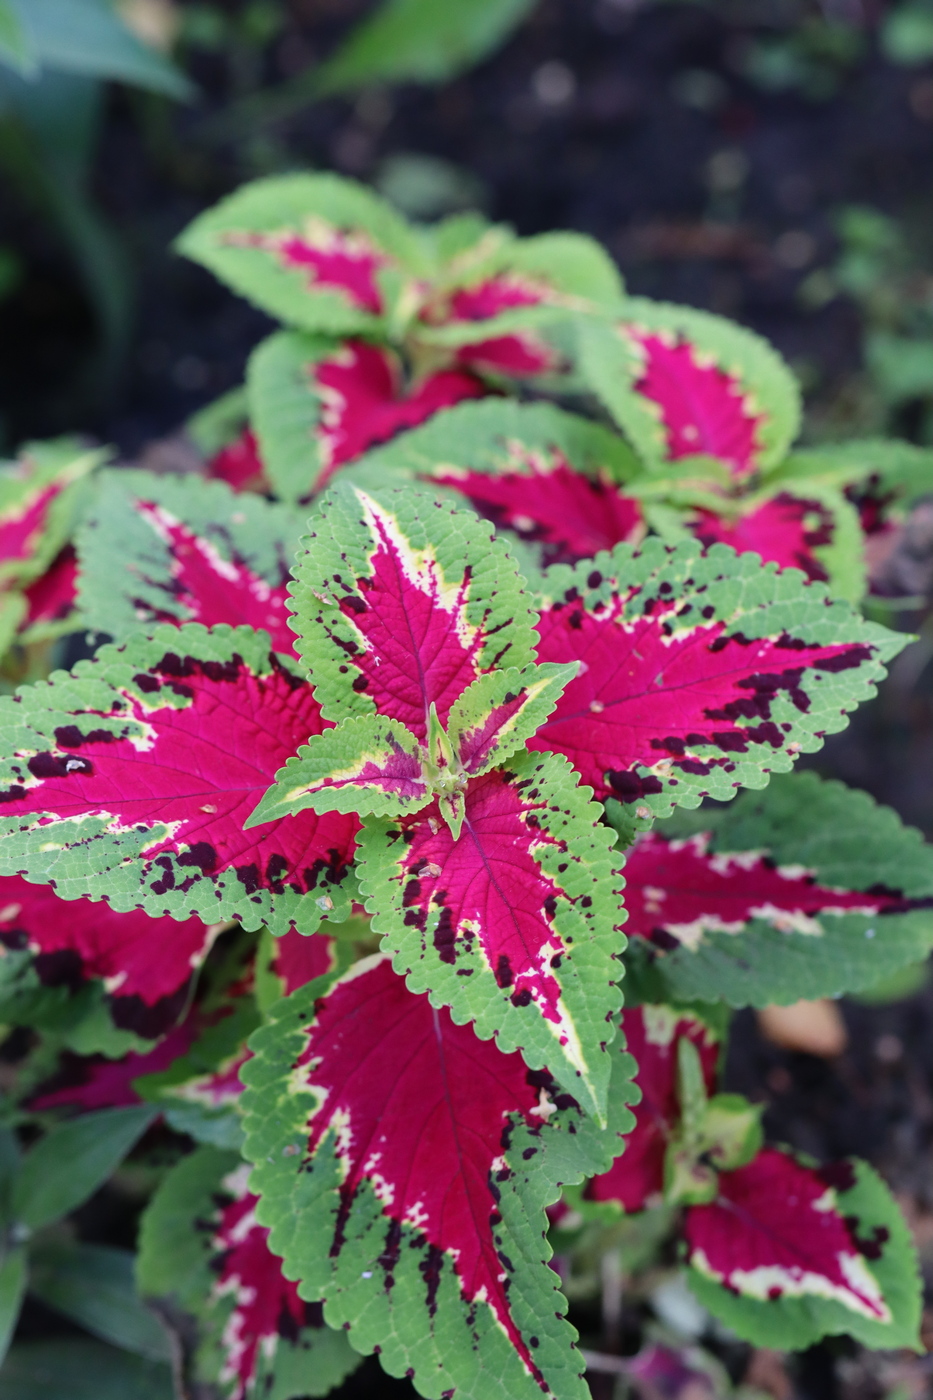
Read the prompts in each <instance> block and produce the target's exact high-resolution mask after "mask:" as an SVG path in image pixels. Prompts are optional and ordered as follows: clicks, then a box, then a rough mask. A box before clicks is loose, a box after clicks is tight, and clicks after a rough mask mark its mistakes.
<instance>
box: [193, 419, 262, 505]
mask: <svg viewBox="0 0 933 1400" xmlns="http://www.w3.org/2000/svg"><path fill="white" fill-rule="evenodd" d="M205 476H206V477H207V478H208V479H209V480H211V481H223V482H226V484H227V485H228V486H229V487H230V488H231V490H233V491H265V490H267V489H268V488H269V485H270V483H269V482H268V480H267V477H266V466H265V463H264V462H263V460H262V458H261V457H260V455H259V443H258V441H257V439H256V434H255V433H254V432H253V430H252V428H243V429H242V430H241V431H240V432H239V433H238V434H237V436H236V437H234V438H233V439H232V440H231V441H230V442H228V443H225V444H224V445H223V447H220V448H218V450H217V451H216V452H214V453H212V454H211V457H210V459H209V460H208V462H207V465H206V467H205Z"/></svg>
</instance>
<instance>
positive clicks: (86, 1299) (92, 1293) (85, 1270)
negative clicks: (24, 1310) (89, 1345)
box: [29, 1243, 171, 1362]
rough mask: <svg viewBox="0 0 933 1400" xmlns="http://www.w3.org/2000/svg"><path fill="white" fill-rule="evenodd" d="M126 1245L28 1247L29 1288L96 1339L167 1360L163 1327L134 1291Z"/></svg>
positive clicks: (167, 1347)
mask: <svg viewBox="0 0 933 1400" xmlns="http://www.w3.org/2000/svg"><path fill="white" fill-rule="evenodd" d="M134 1259H135V1256H134V1255H133V1253H132V1251H131V1250H128V1249H114V1248H111V1247H110V1246H109V1245H99V1244H77V1245H72V1244H67V1245H62V1244H58V1243H56V1244H50V1245H47V1246H46V1247H44V1248H42V1247H38V1248H36V1249H35V1250H34V1251H33V1252H32V1256H31V1259H30V1264H31V1269H30V1278H29V1291H30V1293H33V1294H35V1296H36V1297H37V1298H40V1299H41V1300H42V1302H43V1303H46V1304H47V1305H48V1306H49V1307H50V1308H55V1310H56V1311H57V1312H60V1313H63V1314H64V1315H65V1317H68V1318H70V1319H71V1321H72V1322H76V1323H78V1325H79V1326H80V1327H84V1328H86V1329H87V1331H88V1332H93V1333H94V1335H95V1336H96V1337H99V1338H100V1339H101V1341H104V1342H110V1343H111V1344H112V1345H113V1346H118V1347H122V1348H123V1349H124V1350H125V1351H133V1352H136V1353H137V1354H138V1355H139V1356H145V1357H147V1358H148V1359H149V1360H150V1361H166V1362H167V1361H170V1360H171V1350H170V1347H169V1341H168V1337H167V1336H166V1334H165V1329H164V1328H163V1327H162V1324H161V1323H160V1322H159V1321H158V1319H157V1318H156V1316H155V1314H154V1313H152V1312H150V1310H149V1309H148V1308H147V1307H144V1305H143V1303H142V1302H141V1301H140V1299H139V1297H138V1296H137V1293H136V1285H135V1283H134V1279H133V1267H134Z"/></svg>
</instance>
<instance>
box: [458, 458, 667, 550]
mask: <svg viewBox="0 0 933 1400" xmlns="http://www.w3.org/2000/svg"><path fill="white" fill-rule="evenodd" d="M530 465H531V470H530V471H521V472H519V471H515V472H505V473H503V475H502V476H487V475H485V474H484V473H482V472H467V471H463V472H458V471H453V470H449V471H447V472H443V473H441V474H438V475H436V476H434V477H433V478H432V480H434V481H436V482H437V483H438V485H441V486H448V487H451V488H452V489H453V490H455V491H459V492H461V494H462V495H464V496H466V498H467V500H468V501H469V502H470V505H471V506H472V507H473V509H474V510H475V511H476V512H477V513H478V514H479V515H482V516H485V518H486V519H487V520H490V521H492V523H493V524H494V525H495V526H496V528H497V529H500V530H501V529H506V530H514V531H515V533H516V534H517V535H519V536H521V538H522V539H523V540H528V541H529V542H530V543H533V544H538V545H540V546H541V551H542V557H543V562H544V563H545V564H546V565H550V564H557V563H563V564H574V563H576V562H577V560H578V559H589V558H592V556H593V555H594V554H597V553H598V552H599V551H600V550H601V549H612V548H613V546H614V545H617V544H620V543H622V542H623V541H624V542H626V543H637V541H638V540H640V539H641V537H642V535H643V534H644V532H645V524H644V519H643V516H642V513H641V507H640V506H639V503H638V502H637V501H636V500H635V499H634V498H633V497H631V496H624V495H623V494H622V492H621V491H620V490H619V489H618V487H617V486H615V485H613V484H612V482H610V481H605V480H601V479H599V478H594V477H588V476H584V475H583V473H582V472H575V471H573V470H572V469H571V468H570V467H569V466H568V464H567V462H566V461H565V459H564V458H563V457H561V456H560V455H559V454H558V455H557V456H556V458H555V461H554V463H553V464H552V465H550V466H541V465H538V464H535V463H531V464H530Z"/></svg>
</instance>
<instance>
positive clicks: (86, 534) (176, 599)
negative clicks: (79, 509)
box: [78, 471, 300, 654]
mask: <svg viewBox="0 0 933 1400" xmlns="http://www.w3.org/2000/svg"><path fill="white" fill-rule="evenodd" d="M299 529H300V525H299V521H298V520H297V519H296V518H295V516H294V515H293V514H292V512H291V511H289V510H288V509H287V508H286V507H284V506H281V505H273V504H271V503H270V502H268V501H265V500H262V499H261V498H260V497H258V496H253V495H236V494H235V493H234V492H233V491H232V490H231V489H230V488H229V487H227V486H226V485H225V484H223V483H222V482H219V481H216V482H206V481H201V480H199V479H198V478H197V477H193V476H190V477H187V478H178V477H168V476H156V475H154V474H153V473H150V472H127V471H121V472H113V473H108V474H106V475H105V476H104V477H103V478H102V480H101V484H100V491H99V495H98V497H97V500H96V502H95V505H94V507H93V508H92V510H91V511H90V512H89V514H88V516H87V518H86V519H85V521H84V523H83V525H82V527H81V530H80V532H79V535H78V551H79V557H80V581H79V600H80V607H81V612H82V616H83V618H84V619H85V621H86V622H87V624H88V625H89V626H90V627H92V628H94V629H96V630H97V631H100V632H106V633H109V634H110V635H111V636H112V637H115V638H116V639H117V640H118V641H122V640H123V639H124V638H125V637H127V636H130V635H131V634H132V633H133V632H138V631H140V629H143V628H145V629H151V627H152V626H153V624H155V623H157V622H178V623H182V622H202V623H204V624H205V626H207V627H212V626H214V625H215V624H217V623H222V622H225V623H229V624H230V625H231V626H233V627H236V626H239V625H241V624H245V625H246V626H249V627H263V628H265V629H266V630H267V631H268V632H269V635H270V637H271V638H272V646H273V650H275V651H281V652H284V653H286V654H288V653H291V652H292V647H293V642H294V638H293V636H292V633H291V631H290V630H289V628H288V613H287V611H286V607H285V603H286V596H287V595H286V584H287V581H288V571H289V566H290V563H291V559H292V557H293V555H294V552H295V549H296V548H297V543H298V536H299ZM112 540H119V541H120V549H119V553H115V552H114V550H113V548H112V546H111V545H110V543H109V542H110V541H112Z"/></svg>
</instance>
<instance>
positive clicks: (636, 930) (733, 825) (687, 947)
mask: <svg viewBox="0 0 933 1400" xmlns="http://www.w3.org/2000/svg"><path fill="white" fill-rule="evenodd" d="M625 875H626V900H625V902H626V907H627V909H628V920H627V922H626V925H625V929H626V933H627V934H628V935H629V937H630V938H631V937H635V940H636V942H639V941H640V938H647V939H650V940H651V941H652V943H653V945H654V948H655V951H654V953H653V955H652V956H653V959H654V965H655V968H656V970H658V971H660V972H661V975H662V977H663V979H664V982H665V984H666V986H667V987H668V988H669V989H670V992H671V993H672V994H673V995H674V996H676V997H678V998H683V999H691V998H698V999H700V1000H719V999H722V1000H724V1001H726V1002H728V1003H729V1004H730V1005H732V1006H747V1005H749V1004H751V1005H753V1006H763V1005H768V1004H771V1003H774V1002H776V1003H778V1004H781V1003H789V1002H794V1001H797V1000H800V999H810V1000H812V999H815V998H817V997H823V996H836V995H838V994H839V993H841V992H846V991H859V990H861V989H864V988H868V987H871V986H873V985H875V984H876V983H877V982H878V981H880V980H881V979H882V978H884V977H886V976H887V975H889V974H891V973H894V972H896V971H897V970H898V969H900V968H902V967H905V966H907V965H908V964H910V963H912V962H916V961H918V960H919V959H920V958H922V957H924V956H925V955H926V953H927V952H928V951H929V949H930V947H931V945H933V848H931V847H930V846H929V845H927V844H925V843H924V841H923V838H922V837H921V835H920V833H919V832H918V831H915V830H913V829H912V828H910V827H905V826H903V825H902V824H901V822H900V820H899V818H898V817H897V815H896V813H894V812H893V811H891V809H890V808H887V807H879V806H876V804H875V803H874V802H873V801H872V799H871V798H870V797H869V796H868V795H867V793H864V792H858V791H853V790H852V789H851V788H847V787H845V786H844V785H843V784H841V783H837V782H827V781H823V780H822V779H820V778H819V777H817V775H816V774H815V773H798V774H794V775H792V776H791V775H786V776H780V777H776V778H774V779H773V780H772V782H771V783H770V784H769V785H768V787H767V788H766V789H765V790H764V792H761V793H743V794H742V795H741V796H740V797H738V798H737V799H736V802H735V805H734V806H731V805H730V807H729V808H727V809H721V810H720V809H716V808H704V809H703V811H702V812H697V813H690V814H689V815H688V814H687V813H686V812H680V813H678V814H677V815H676V816H675V817H674V818H673V819H672V821H671V822H670V823H669V824H668V825H667V827H666V828H665V829H664V830H663V831H658V832H651V833H649V834H648V835H646V836H642V837H640V838H639V839H638V840H637V841H636V844H635V846H634V847H633V848H632V849H630V850H629V851H628V853H627V854H626V867H625Z"/></svg>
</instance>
